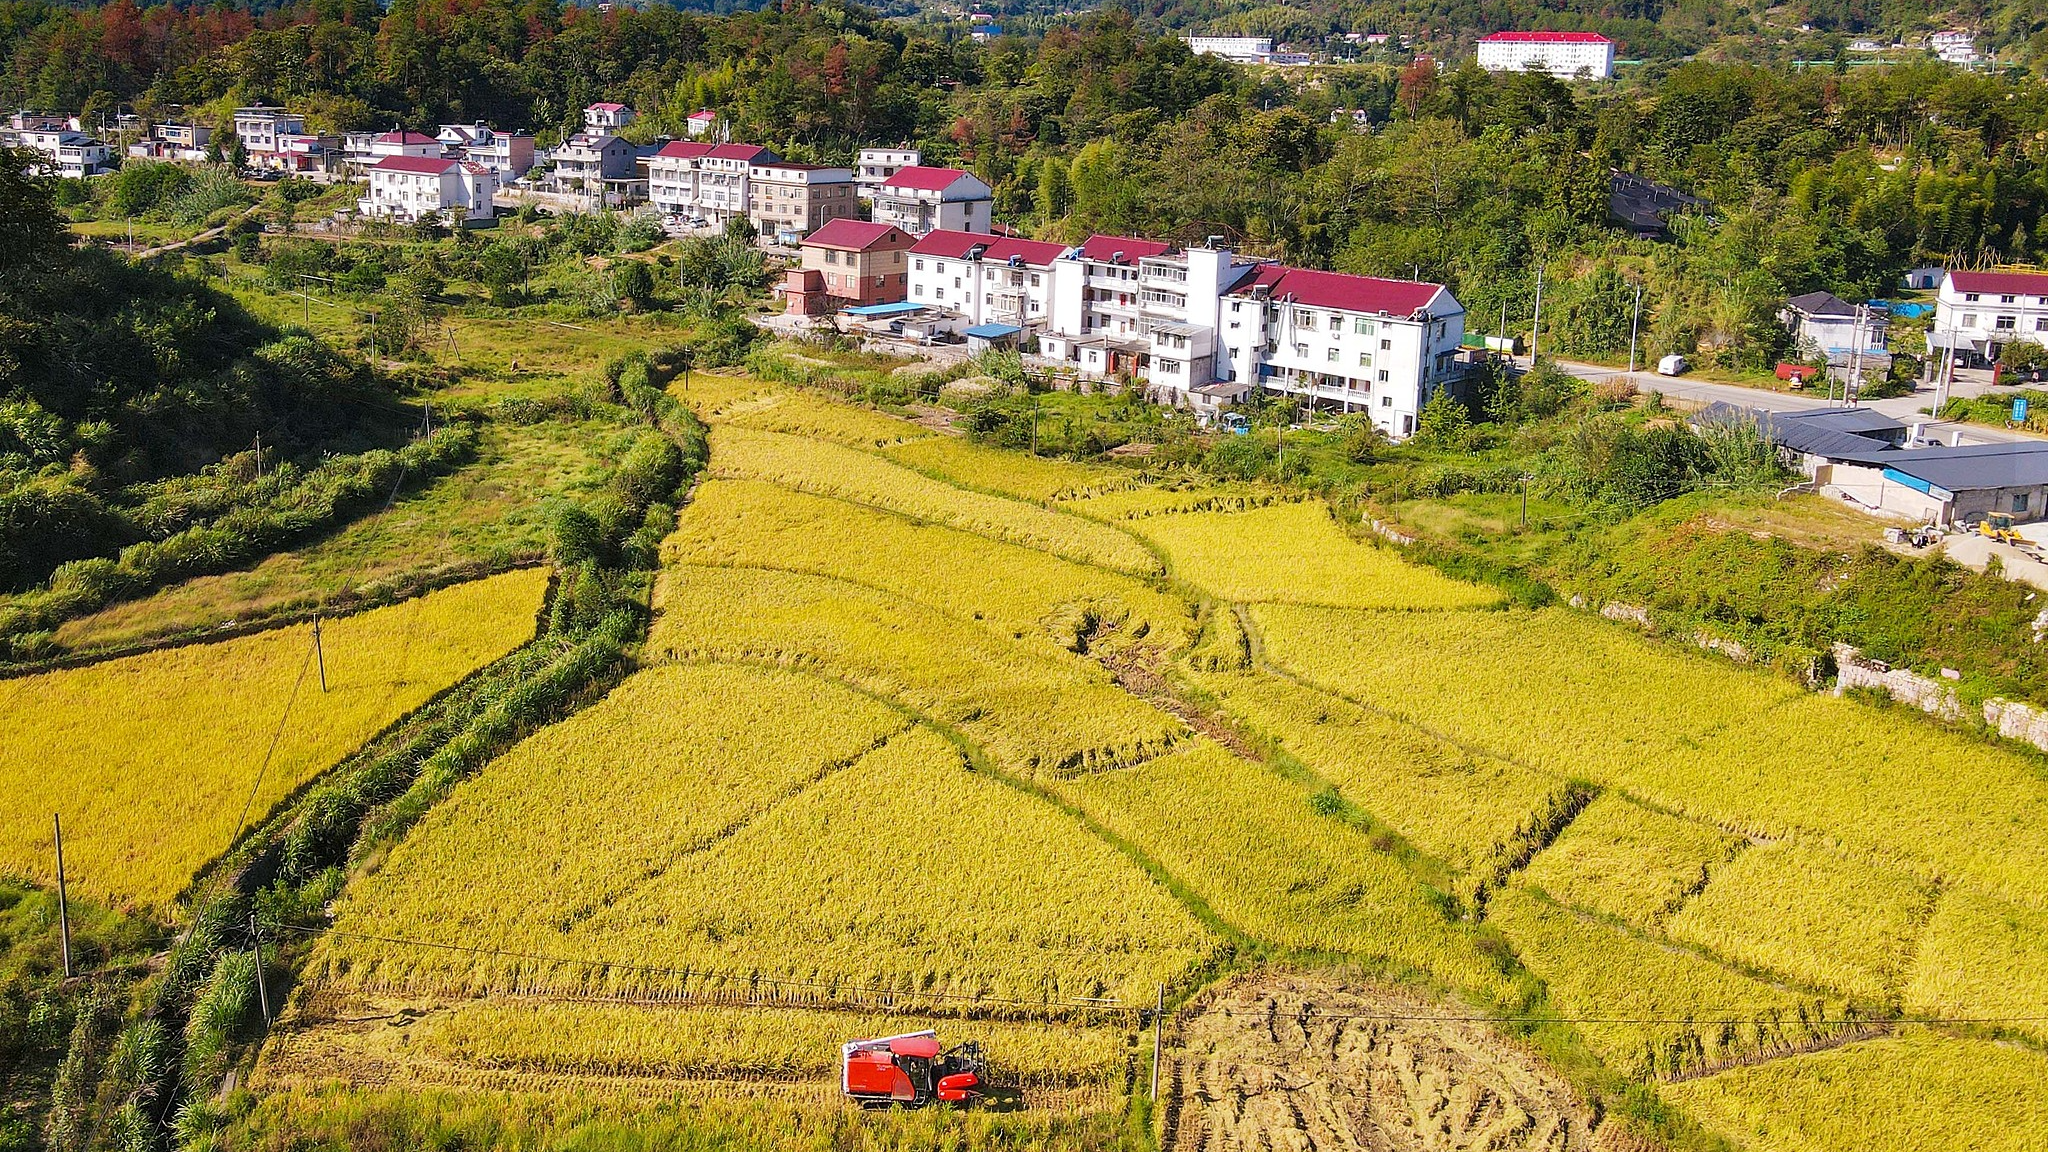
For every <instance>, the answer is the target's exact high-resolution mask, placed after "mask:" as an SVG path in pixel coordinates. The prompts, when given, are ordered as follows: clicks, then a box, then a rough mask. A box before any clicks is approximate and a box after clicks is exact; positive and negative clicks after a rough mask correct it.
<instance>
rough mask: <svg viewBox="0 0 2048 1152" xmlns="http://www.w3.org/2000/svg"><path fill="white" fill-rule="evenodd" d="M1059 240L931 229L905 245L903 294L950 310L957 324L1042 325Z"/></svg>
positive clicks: (1031, 328)
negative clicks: (906, 274) (906, 260)
mask: <svg viewBox="0 0 2048 1152" xmlns="http://www.w3.org/2000/svg"><path fill="white" fill-rule="evenodd" d="M1066 252H1067V246H1066V245H1064V244H1053V243H1048V242H1045V241H1041V240H1015V239H1011V238H1009V237H1001V236H990V235H988V234H987V233H982V232H962V231H953V230H935V231H932V232H928V233H926V234H925V235H924V236H922V237H920V238H919V239H918V242H917V243H916V244H915V245H913V246H912V247H911V249H910V281H909V284H908V287H907V292H906V298H907V299H908V300H909V301H910V302H911V303H913V304H922V305H924V306H925V307H927V308H932V309H936V310H940V311H944V312H948V313H951V314H953V315H955V316H957V317H958V318H959V321H960V327H972V326H975V325H982V324H1010V325H1015V326H1016V327H1017V328H1018V329H1020V330H1021V331H1022V332H1023V333H1026V334H1036V333H1039V332H1042V331H1044V330H1045V328H1046V326H1047V324H1048V323H1049V321H1050V319H1051V317H1052V312H1053V292H1054V286H1053V267H1054V265H1055V264H1056V263H1057V262H1058V261H1059V259H1060V257H1062V256H1064V255H1065V254H1066Z"/></svg>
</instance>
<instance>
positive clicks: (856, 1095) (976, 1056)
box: [839, 1031, 988, 1108]
mask: <svg viewBox="0 0 2048 1152" xmlns="http://www.w3.org/2000/svg"><path fill="white" fill-rule="evenodd" d="M840 1056H841V1060H840V1079H839V1083H840V1087H841V1088H842V1089H843V1090H844V1091H845V1092H846V1094H847V1095H848V1096H850V1097H852V1098H853V1099H854V1100H855V1101H856V1102H858V1103H859V1104H860V1106H861V1107H863V1108H888V1107H892V1106H901V1107H904V1108H922V1107H924V1106H925V1105H927V1104H930V1103H932V1102H933V1101H939V1102H941V1103H947V1104H962V1103H966V1102H967V1101H969V1100H972V1099H974V1098H975V1097H977V1096H979V1095H981V1079H982V1077H983V1076H984V1075H986V1074H987V1072H988V1065H987V1062H986V1061H984V1060H983V1059H982V1055H981V1045H980V1044H979V1043H978V1042H976V1041H972V1040H970V1041H968V1042H967V1043H965V1044H962V1045H960V1046H959V1047H957V1048H951V1049H942V1048H940V1047H939V1034H938V1033H936V1032H930V1031H926V1032H911V1033H907V1034H905V1035H902V1036H885V1037H883V1038H881V1039H879V1040H852V1041H848V1042H847V1043H846V1044H845V1045H843V1046H841V1048H840Z"/></svg>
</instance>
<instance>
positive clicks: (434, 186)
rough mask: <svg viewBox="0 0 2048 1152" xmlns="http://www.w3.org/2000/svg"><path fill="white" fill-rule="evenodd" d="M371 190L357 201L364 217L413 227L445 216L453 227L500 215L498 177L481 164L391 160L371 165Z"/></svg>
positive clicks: (416, 158) (420, 158)
mask: <svg viewBox="0 0 2048 1152" xmlns="http://www.w3.org/2000/svg"><path fill="white" fill-rule="evenodd" d="M369 177H370V191H369V194H368V195H366V196H363V197H362V198H360V199H359V200H357V201H356V209H357V211H359V212H361V213H362V214H363V215H365V216H375V217H378V218H380V219H384V220H394V221H398V222H401V223H411V222H413V221H417V220H419V219H421V218H422V217H425V216H429V215H435V214H438V215H440V216H441V217H442V218H443V219H444V220H446V221H447V222H449V223H450V224H457V225H459V224H461V223H462V222H463V221H465V220H488V219H490V218H491V217H492V216H494V215H496V208H495V207H494V206H493V205H492V203H491V198H492V197H493V196H494V195H496V194H497V191H498V174H497V173H495V172H493V171H491V170H490V169H489V168H486V167H484V166H483V165H481V164H476V163H471V162H469V161H464V160H443V159H438V158H434V157H427V156H386V157H384V158H383V159H381V160H379V161H377V162H376V163H375V164H373V165H371V166H370V169H369Z"/></svg>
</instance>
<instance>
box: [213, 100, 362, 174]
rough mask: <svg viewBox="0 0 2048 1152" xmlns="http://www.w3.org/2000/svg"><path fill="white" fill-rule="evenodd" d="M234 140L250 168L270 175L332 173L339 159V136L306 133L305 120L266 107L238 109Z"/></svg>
mask: <svg viewBox="0 0 2048 1152" xmlns="http://www.w3.org/2000/svg"><path fill="white" fill-rule="evenodd" d="M234 121H235V139H237V140H239V141H240V142H241V144H242V149H243V150H244V151H245V152H247V153H248V154H249V166H250V167H251V168H260V169H265V170H268V171H272V172H294V173H311V172H324V171H331V170H333V169H335V167H336V166H337V165H338V163H339V162H340V161H341V159H342V140H341V137H339V136H331V135H323V134H320V133H314V132H308V131H306V121H305V118H304V117H302V116H300V115H298V114H297V113H294V112H287V111H285V110H284V109H282V108H274V107H270V106H268V105H254V106H251V107H247V108H237V109H235V113H234Z"/></svg>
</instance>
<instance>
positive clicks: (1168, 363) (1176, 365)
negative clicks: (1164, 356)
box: [1159, 360, 1180, 373]
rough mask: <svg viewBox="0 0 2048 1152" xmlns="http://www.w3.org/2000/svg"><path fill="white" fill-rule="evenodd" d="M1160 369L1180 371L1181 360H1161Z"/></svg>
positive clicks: (1173, 371)
mask: <svg viewBox="0 0 2048 1152" xmlns="http://www.w3.org/2000/svg"><path fill="white" fill-rule="evenodd" d="M1159 370H1160V371H1161V372H1172V373H1178V372H1179V371H1180V361H1178V360H1161V361H1160V362H1159Z"/></svg>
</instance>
